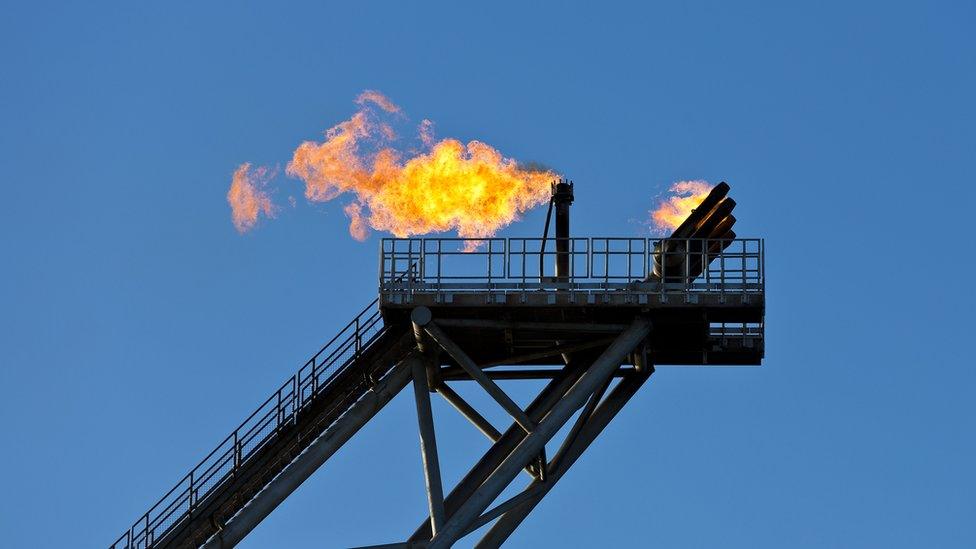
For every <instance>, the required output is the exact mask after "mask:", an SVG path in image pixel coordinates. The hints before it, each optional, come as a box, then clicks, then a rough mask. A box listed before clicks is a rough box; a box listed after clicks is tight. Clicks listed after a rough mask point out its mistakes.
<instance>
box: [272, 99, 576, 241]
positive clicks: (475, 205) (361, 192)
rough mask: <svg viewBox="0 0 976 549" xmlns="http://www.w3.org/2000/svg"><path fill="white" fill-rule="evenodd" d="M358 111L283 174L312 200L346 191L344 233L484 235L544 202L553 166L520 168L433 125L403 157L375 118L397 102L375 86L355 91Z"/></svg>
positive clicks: (303, 148)
mask: <svg viewBox="0 0 976 549" xmlns="http://www.w3.org/2000/svg"><path fill="white" fill-rule="evenodd" d="M356 103H357V104H358V105H360V106H361V109H360V110H359V111H358V112H356V113H355V114H354V115H353V116H352V117H351V118H350V119H349V120H346V121H344V122H341V123H339V124H337V125H335V126H333V127H332V128H330V129H329V130H328V131H326V133H325V141H323V142H321V143H318V142H314V141H306V142H305V143H302V144H301V145H299V147H298V148H297V149H296V150H295V152H294V155H293V156H292V160H291V162H290V163H289V164H288V168H287V173H288V174H289V175H291V176H294V177H297V178H299V179H301V180H302V181H304V182H305V197H306V198H308V200H310V201H313V202H324V201H328V200H332V199H334V198H336V197H337V196H339V195H341V194H344V193H349V194H351V195H352V199H353V201H352V202H351V203H349V204H348V205H346V206H345V208H344V211H345V213H346V215H347V216H348V217H349V218H350V221H351V222H350V225H349V233H350V234H351V235H352V236H353V238H356V239H357V240H365V239H366V237H367V236H368V234H369V229H370V228H372V229H375V230H380V231H387V232H390V233H392V234H393V235H395V236H398V237H406V236H411V235H417V234H427V233H433V232H445V231H450V230H456V231H457V234H458V236H461V237H472V238H478V237H489V236H491V235H493V234H495V232H496V231H498V230H499V229H500V228H502V227H504V226H506V225H508V224H509V223H512V222H513V221H515V220H516V219H518V217H519V215H520V214H522V213H523V212H525V211H526V210H529V209H530V208H532V207H534V206H538V205H540V204H543V203H545V202H546V201H547V200H548V199H549V192H550V191H549V184H550V182H551V181H553V180H554V179H558V177H559V175H558V174H556V173H555V172H553V171H551V170H533V169H525V168H522V167H520V166H519V164H518V163H517V162H516V161H515V160H513V159H511V158H505V157H504V156H503V155H502V154H501V153H500V152H498V151H497V150H496V149H494V148H493V147H491V146H490V145H487V144H485V143H482V142H480V141H470V142H468V143H467V144H464V143H462V142H460V141H458V140H456V139H443V140H441V141H435V139H434V136H433V123H432V122H431V121H430V120H427V119H424V120H423V121H422V122H421V123H420V125H419V127H418V138H419V140H420V141H421V143H422V145H423V150H422V151H421V152H419V153H417V154H415V155H413V156H411V157H409V158H404V154H403V153H402V152H401V151H399V150H397V149H395V148H393V147H389V146H382V145H385V144H386V143H389V142H391V141H393V139H394V137H395V136H394V133H393V131H392V129H391V128H390V126H389V125H388V124H387V123H385V122H383V121H382V120H381V118H380V117H381V115H382V114H383V113H381V112H377V111H376V110H375V109H373V108H372V107H373V106H377V107H379V108H380V109H382V111H385V112H386V113H393V114H399V113H400V112H401V110H400V107H398V106H397V105H396V104H394V103H393V102H392V101H390V100H389V99H387V98H386V97H385V96H383V95H382V94H380V93H379V92H376V91H366V92H363V93H362V94H360V96H359V97H358V98H357V99H356Z"/></svg>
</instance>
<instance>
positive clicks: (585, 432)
mask: <svg viewBox="0 0 976 549" xmlns="http://www.w3.org/2000/svg"><path fill="white" fill-rule="evenodd" d="M648 366H650V365H648ZM653 373H654V367H653V366H650V367H649V368H642V369H641V371H634V372H633V373H631V374H629V375H628V376H627V377H625V378H624V379H623V380H621V381H620V383H619V384H617V386H616V387H614V389H613V391H611V392H610V395H609V396H607V398H606V399H605V400H604V401H603V402H602V403H601V404H600V406H599V407H598V408H597V409H596V410H594V411H593V413H592V415H591V416H590V417H589V419H588V420H587V421H586V422H585V423H584V424H583V426H582V427H581V428H580V430H579V432H578V433H576V436H575V438H573V439H572V440H569V438H568V437H567V440H566V441H564V442H563V444H562V446H561V447H560V448H559V451H557V452H556V456H555V457H554V458H553V460H552V463H550V465H549V478H548V481H547V482H539V481H534V482H532V483H530V484H529V486H528V487H527V488H526V489H525V492H526V493H529V491H530V490H534V492H532V493H533V495H532V497H530V498H526V499H525V500H524V501H523V502H521V503H520V504H519V505H516V506H513V507H512V508H511V509H510V510H509V511H507V512H506V513H505V514H504V515H503V516H502V517H501V518H500V519H499V520H498V522H496V523H495V524H494V526H492V527H491V529H489V530H488V532H486V533H485V535H484V536H483V537H482V538H481V540H480V541H479V542H478V544H477V545H476V547H477V548H478V549H487V548H491V547H499V546H501V545H502V544H503V543H505V540H507V539H508V537H509V536H511V535H512V532H514V531H515V529H516V528H518V526H519V524H521V523H522V521H523V520H525V518H526V517H527V516H528V515H529V513H531V512H532V510H533V509H535V506H536V505H538V504H539V502H540V501H542V498H544V497H545V496H546V494H548V493H549V491H550V490H552V488H553V486H555V484H556V482H558V481H559V479H560V478H562V477H563V475H565V474H566V472H567V471H568V470H569V468H570V467H572V466H573V464H574V463H576V460H577V459H579V457H580V456H581V455H582V454H583V452H584V451H586V449H587V448H589V446H590V444H592V443H593V441H594V440H595V439H596V437H597V436H599V435H600V433H602V432H603V430H604V429H605V428H606V427H607V425H609V424H610V421H611V420H612V419H613V418H614V417H615V416H616V415H617V413H618V412H619V411H620V410H621V409H622V408H623V407H624V405H626V404H627V402H628V401H630V399H631V397H633V396H634V394H635V393H637V390H638V389H640V388H641V386H642V385H643V384H644V382H645V381H647V379H648V378H650V376H651V374H653Z"/></svg>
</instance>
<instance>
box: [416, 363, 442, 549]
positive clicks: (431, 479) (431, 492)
mask: <svg viewBox="0 0 976 549" xmlns="http://www.w3.org/2000/svg"><path fill="white" fill-rule="evenodd" d="M407 362H409V363H410V371H411V373H412V374H413V394H414V400H415V401H416V404H417V424H418V426H419V427H420V456H421V458H422V459H423V462H424V482H425V484H426V485H427V506H428V510H429V512H430V527H431V529H432V530H433V531H434V532H437V531H438V530H439V529H440V527H441V525H443V524H444V520H445V516H444V489H443V487H442V485H441V467H440V461H439V460H438V457H437V438H436V437H435V436H434V415H433V413H432V412H431V409H430V387H428V386H427V366H428V364H427V361H425V360H423V359H422V358H420V357H417V356H412V357H410V358H408V359H407Z"/></svg>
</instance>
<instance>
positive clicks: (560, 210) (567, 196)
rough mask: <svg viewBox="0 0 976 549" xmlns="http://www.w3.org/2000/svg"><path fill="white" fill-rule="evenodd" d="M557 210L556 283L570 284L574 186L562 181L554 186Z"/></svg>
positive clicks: (554, 200)
mask: <svg viewBox="0 0 976 549" xmlns="http://www.w3.org/2000/svg"><path fill="white" fill-rule="evenodd" d="M552 201H553V204H554V205H555V209H556V281H557V282H569V280H570V275H571V273H570V269H569V259H570V253H569V206H570V205H571V204H572V203H573V184H572V182H570V181H564V180H560V181H559V182H558V183H556V184H555V185H553V186H552Z"/></svg>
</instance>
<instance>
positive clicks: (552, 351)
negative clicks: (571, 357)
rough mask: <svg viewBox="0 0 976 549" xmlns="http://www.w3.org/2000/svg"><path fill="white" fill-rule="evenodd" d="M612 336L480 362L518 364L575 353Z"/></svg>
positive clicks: (603, 341) (493, 364) (601, 343)
mask: <svg viewBox="0 0 976 549" xmlns="http://www.w3.org/2000/svg"><path fill="white" fill-rule="evenodd" d="M613 339H614V338H612V337H604V338H600V339H597V340H594V341H588V342H585V343H574V344H572V345H556V346H554V347H549V348H547V349H545V350H542V351H535V352H532V353H525V354H521V355H513V356H510V357H508V358H502V359H498V360H493V361H490V362H485V363H483V364H481V367H482V368H491V367H492V366H504V365H506V364H519V363H522V362H527V361H529V360H538V359H540V358H546V357H550V356H557V355H561V354H563V353H567V354H568V353H575V352H578V351H585V350H586V349H592V348H594V347H602V346H605V345H610V344H611V343H612V342H613Z"/></svg>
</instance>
